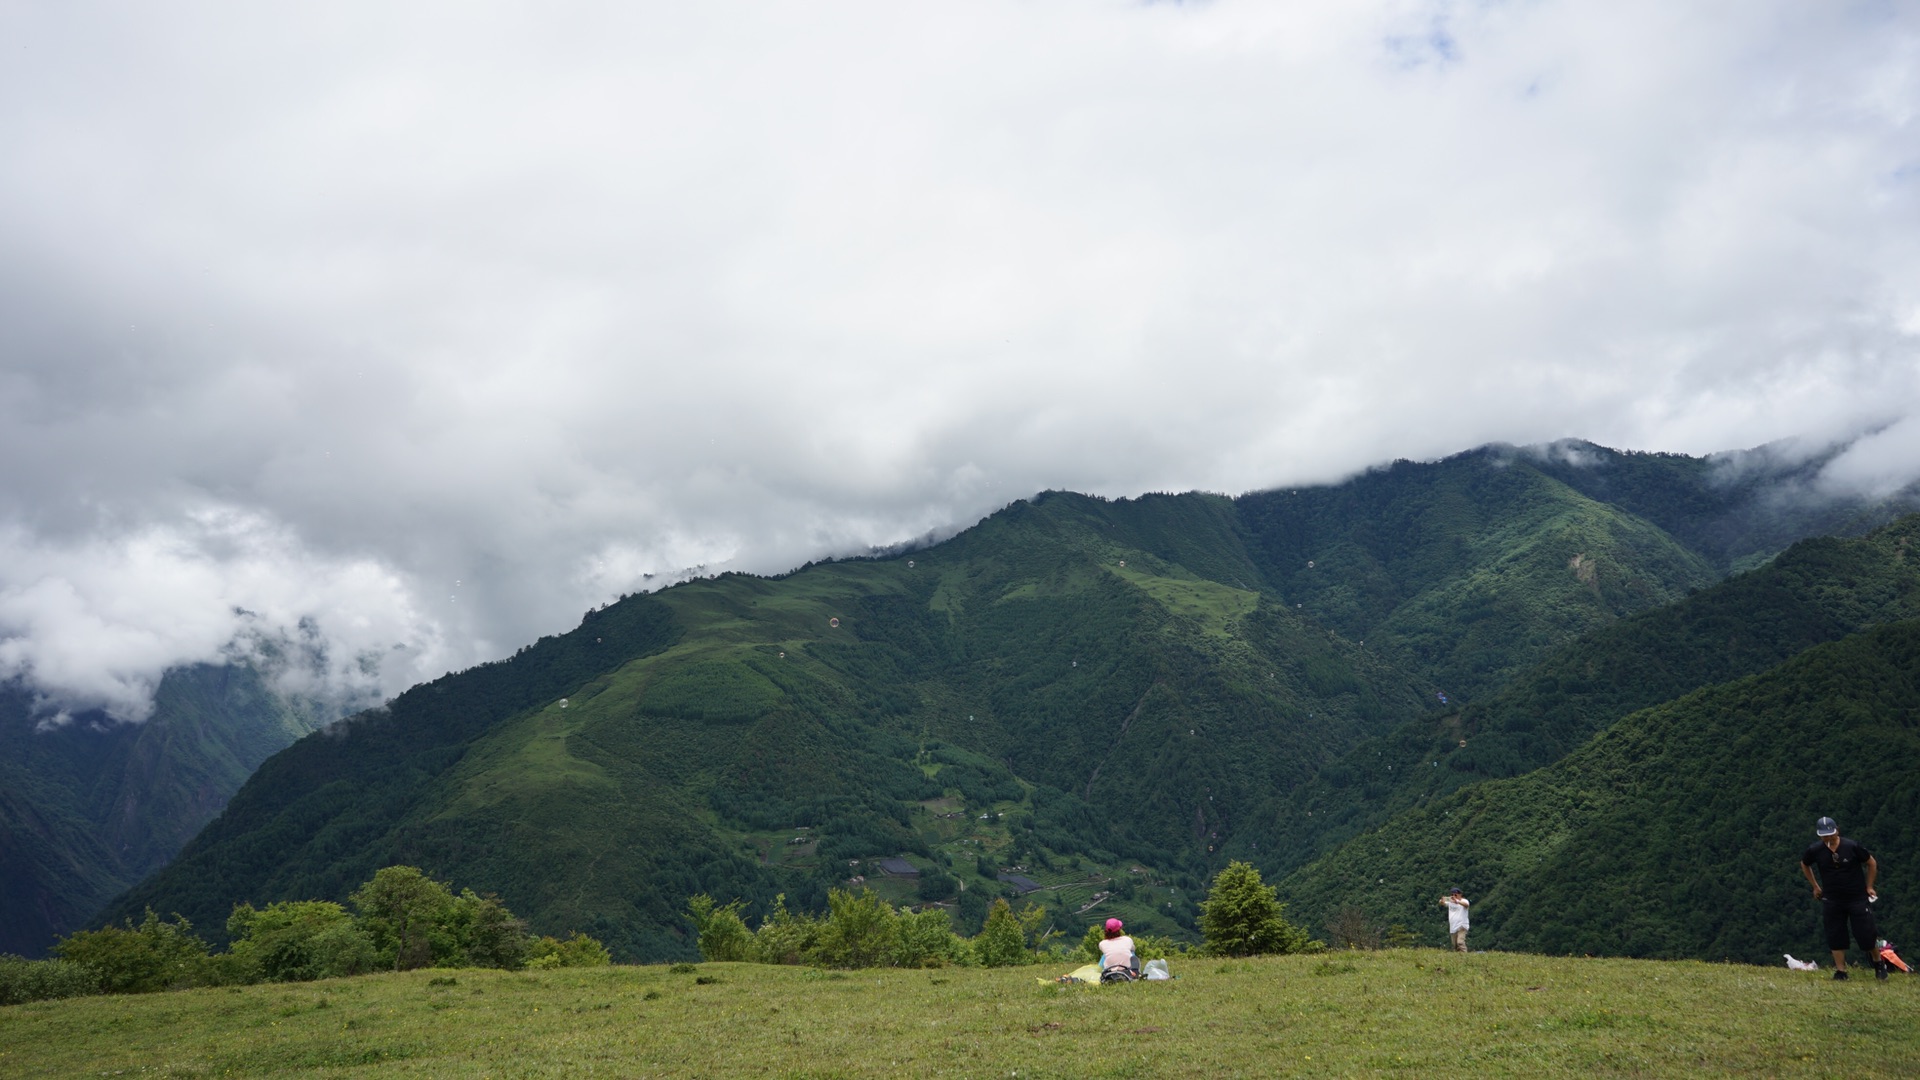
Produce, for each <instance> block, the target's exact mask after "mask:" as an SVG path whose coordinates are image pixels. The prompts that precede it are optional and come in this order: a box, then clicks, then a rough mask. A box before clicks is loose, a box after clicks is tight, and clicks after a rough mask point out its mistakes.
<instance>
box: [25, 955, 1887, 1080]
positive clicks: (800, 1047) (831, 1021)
mask: <svg viewBox="0 0 1920 1080" xmlns="http://www.w3.org/2000/svg"><path fill="white" fill-rule="evenodd" d="M1173 967H1174V972H1175V974H1176V975H1177V976H1178V978H1177V979H1175V980H1174V981H1172V982H1167V983H1141V984H1136V985H1133V986H1120V987H1078V986H1076V987H1060V986H1054V985H1042V984H1041V983H1039V982H1038V981H1037V980H1036V976H1040V975H1046V976H1051V975H1054V974H1058V973H1059V972H1057V971H1055V970H1054V969H1053V968H1050V967H1032V968H1011V969H1009V968H1000V969H985V970H983V969H947V970H935V971H923V970H922V971H903V970H883V971H850V972H823V971H818V970H814V969H807V968H779V967H765V966H755V965H744V964H702V965H699V966H697V967H696V968H694V969H693V970H692V971H682V972H679V973H676V972H674V971H672V970H670V969H669V968H667V967H664V966H653V967H612V968H595V969H573V970H562V971H552V972H540V973H512V972H503V971H492V970H461V971H445V970H440V971H435V970H423V971H415V972H409V973H406V974H400V975H379V976H369V977H362V978H354V979H340V980H332V981H325V982H317V983H302V984H274V985H262V986H252V987H245V988H227V989H211V990H194V991H185V992H178V993H168V994H150V995H145V996H140V997H96V998H80V999H71V1000H67V1001H55V1002H41V1003H36V1004H30V1005H20V1006H14V1007H11V1008H6V1009H0V1075H3V1076H7V1077H42V1076H58V1077H68V1076H122V1075H124V1076H171V1077H201V1076H282V1075H302V1076H315V1077H345V1076H420V1077H441V1076H445V1077H548V1076H553V1077H560V1076H565V1077H651V1076H663V1077H664V1076H736V1075H738V1076H792V1077H864V1076H886V1077H899V1076H983V1077H984V1076H1001V1077H1007V1076H1020V1077H1080V1078H1089V1077H1123V1076H1125V1077H1133V1076H1139V1077H1148V1076H1152V1077H1158V1076H1209V1077H1215V1076H1285V1075H1300V1076H1326V1075H1332V1076H1362V1075H1377V1074H1393V1073H1404V1074H1405V1075H1441V1076H1530V1077H1538V1076H1587V1075H1596V1074H1598V1075H1633V1076H1681V1075H1688V1076H1693V1075H1701V1074H1742V1075H1749V1074H1750V1075H1764V1076H1831V1075H1837V1074H1841V1073H1845V1074H1847V1075H1853V1076H1913V1075H1916V1074H1920V1025H1916V1024H1915V1023H1914V1021H1913V1018H1914V1015H1915V1011H1916V1007H1920V979H1915V978H1913V977H1911V976H1908V977H1898V976H1897V977H1895V978H1894V979H1893V980H1891V981H1889V982H1886V983H1879V982H1876V981H1875V980H1874V979H1873V978H1872V976H1871V973H1865V977H1861V976H1859V975H1856V978H1855V979H1854V981H1852V982H1848V983H1835V982H1832V981H1831V980H1830V979H1829V978H1828V976H1827V973H1825V972H1820V973H1818V974H1804V973H1799V972H1790V971H1787V970H1786V969H1785V968H1784V967H1782V968H1780V969H1777V970H1776V969H1771V968H1764V969H1763V968H1754V967H1745V966H1738V965H1720V964H1705V963H1697V962H1691V961H1683V962H1657V961H1635V960H1590V959H1565V958H1548V957H1539V956H1529V955H1521V954H1506V953H1482V954H1475V955H1472V956H1458V955H1455V954H1452V953H1446V952H1440V951H1434V950H1392V951H1385V952H1377V953H1345V952H1342V953H1329V954H1321V955H1315V956H1292V957H1276V958H1269V959H1258V960H1231V961H1222V960H1202V959H1197V958H1193V959H1184V960H1183V959H1176V960H1175V961H1174V962H1173Z"/></svg>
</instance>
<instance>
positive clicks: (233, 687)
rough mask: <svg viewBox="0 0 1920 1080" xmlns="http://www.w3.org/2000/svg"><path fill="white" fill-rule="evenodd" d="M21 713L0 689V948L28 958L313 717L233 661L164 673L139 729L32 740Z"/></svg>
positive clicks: (177, 839) (218, 802) (166, 854)
mask: <svg viewBox="0 0 1920 1080" xmlns="http://www.w3.org/2000/svg"><path fill="white" fill-rule="evenodd" d="M32 705H33V700H32V697H31V695H29V694H28V693H27V692H26V691H25V690H24V689H22V688H20V687H18V686H6V687H0V953H19V954H23V955H29V956H37V955H39V954H40V953H41V952H43V951H44V950H45V949H46V948H47V947H48V946H49V945H51V944H52V943H53V940H54V938H55V937H56V936H58V935H59V934H63V933H66V932H69V931H72V930H76V929H79V928H80V927H81V926H83V925H84V924H85V922H86V920H87V919H88V918H90V917H92V916H93V914H94V913H95V912H97V911H98V910H99V909H100V908H101V906H102V905H104V904H105V903H106V902H107V901H109V900H111V899H112V898H113V897H115V896H116V895H118V894H119V893H121V892H122V891H124V890H125V889H126V888H127V887H128V886H129V885H131V884H133V883H134V882H136V881H139V880H140V879H141V878H143V877H145V876H146V875H148V874H150V873H152V872H153V871H154V870H156V869H158V868H159V867H160V866H162V865H164V864H165V863H166V861H167V860H168V859H169V858H171V857H172V856H173V854H174V852H176V851H178V850H179V849H180V847H181V845H183V844H185V843H186V842H187V840H189V839H190V838H191V837H192V836H193V835H194V834H195V833H197V832H199V831H200V828H201V827H202V826H204V825H205V824H206V823H207V822H208V821H209V820H211V819H212V818H213V816H214V815H215V814H217V813H219V811H220V809H221V807H222V806H224V805H225V804H226V801H227V799H228V798H229V797H230V796H231V795H232V794H233V793H234V792H235V791H238V790H239V789H240V786H241V784H243V783H245V782H246V779H247V777H248V776H249V775H251V774H252V772H253V770H254V769H255V768H257V767H258V766H259V764H260V763H261V762H262V761H265V760H266V759H267V758H268V757H269V756H270V755H272V754H273V753H274V752H275V751H277V750H280V749H281V748H283V747H285V746H287V745H288V744H290V743H292V742H293V741H294V740H295V739H297V738H299V737H300V736H302V735H304V734H306V733H308V732H310V731H312V730H314V729H315V728H317V727H318V726H319V725H320V721H321V719H322V717H320V716H319V715H317V714H315V713H314V712H313V710H312V709H311V708H309V707H304V706H302V705H300V704H298V703H290V702H288V701H286V700H284V699H282V698H281V697H279V696H278V695H276V694H274V693H273V692H272V691H271V690H270V689H268V688H267V687H266V686H265V684H264V683H263V682H262V680H261V679H260V677H259V675H258V674H257V673H256V672H254V671H253V670H252V669H251V668H247V667H240V666H212V665H202V666H197V667H191V668H181V669H177V670H174V671H171V672H168V673H167V675H166V676H165V677H164V678H163V679H162V680H161V683H160V686H159V688H158V690H157V692H156V695H155V703H154V712H153V715H152V716H151V717H150V718H149V719H148V720H147V721H145V722H144V723H141V724H116V723H112V722H111V721H109V720H107V719H106V718H105V717H104V716H100V715H98V714H91V715H82V716H79V717H76V718H74V719H73V720H72V721H71V722H69V723H67V724H65V725H62V726H61V727H59V728H57V729H54V730H50V731H40V730H37V729H36V722H35V719H34V715H33V709H32Z"/></svg>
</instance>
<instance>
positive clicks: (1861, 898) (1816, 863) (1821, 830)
mask: <svg viewBox="0 0 1920 1080" xmlns="http://www.w3.org/2000/svg"><path fill="white" fill-rule="evenodd" d="M1813 831H1814V834H1815V835H1816V836H1818V837H1819V838H1820V839H1818V840H1816V841H1814V842H1813V844H1812V845H1811V846H1810V847H1808V848H1807V850H1806V853H1805V854H1803V855H1801V856H1800V872H1801V873H1802V874H1805V875H1806V877H1807V884H1809V885H1811V886H1813V898H1814V899H1815V900H1818V901H1820V914H1821V916H1822V918H1823V920H1824V921H1825V923H1826V928H1827V948H1829V949H1832V950H1833V977H1834V978H1836V979H1844V978H1846V977H1847V930H1848V928H1849V927H1851V928H1852V930H1853V939H1854V940H1855V941H1857V942H1859V943H1860V950H1861V951H1862V952H1864V953H1866V954H1867V958H1868V959H1870V960H1872V961H1873V970H1874V974H1875V975H1878V976H1879V977H1880V978H1882V979H1884V978H1886V977H1887V962H1886V961H1885V960H1882V959H1880V955H1879V951H1878V948H1877V946H1876V945H1875V943H1874V938H1875V936H1876V934H1875V930H1874V925H1873V909H1872V908H1870V907H1868V906H1867V905H1868V904H1869V903H1871V902H1873V901H1874V900H1877V899H1879V897H1878V895H1877V894H1875V892H1874V891H1873V881H1874V878H1876V877H1878V876H1879V875H1880V864H1879V863H1878V862H1875V861H1874V858H1873V853H1872V852H1870V851H1868V850H1867V849H1866V848H1863V847H1861V846H1860V845H1859V844H1857V843H1855V842H1853V841H1852V840H1848V839H1846V838H1845V837H1843V836H1841V835H1840V826H1838V825H1836V824H1834V822H1833V819H1832V818H1830V817H1823V818H1821V819H1820V820H1819V821H1817V822H1814V825H1813ZM1815 867H1818V868H1819V869H1820V880H1818V881H1815V880H1814V878H1813V871H1814V868H1815Z"/></svg>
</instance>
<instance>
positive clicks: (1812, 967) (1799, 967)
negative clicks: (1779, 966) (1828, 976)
mask: <svg viewBox="0 0 1920 1080" xmlns="http://www.w3.org/2000/svg"><path fill="white" fill-rule="evenodd" d="M1781 955H1783V956H1785V957H1786V958H1787V966H1788V967H1790V968H1792V969H1793V970H1795V971H1819V970H1820V965H1819V964H1816V963H1814V962H1813V961H1811V960H1795V959H1794V958H1793V954H1792V953H1783V954H1781Z"/></svg>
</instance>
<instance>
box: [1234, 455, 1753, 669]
mask: <svg viewBox="0 0 1920 1080" xmlns="http://www.w3.org/2000/svg"><path fill="white" fill-rule="evenodd" d="M1241 505H1242V513H1243V517H1244V519H1245V520H1246V521H1247V524H1248V529H1249V531H1250V532H1251V534H1252V535H1253V536H1254V538H1255V540H1254V545H1255V549H1256V550H1257V552H1258V554H1259V557H1260V558H1261V560H1262V564H1263V566H1264V567H1265V569H1266V572H1267V577H1268V579H1269V580H1270V581H1271V582H1272V583H1273V584H1274V586H1275V588H1276V589H1277V590H1278V591H1279V592H1280V594H1281V595H1282V596H1284V597H1286V598H1288V599H1290V600H1292V601H1294V602H1295V603H1296V604H1298V605H1299V606H1300V609H1301V610H1303V611H1305V612H1306V613H1308V614H1311V615H1313V616H1314V617H1315V618H1316V619H1319V620H1320V621H1322V622H1324V623H1326V624H1327V625H1329V626H1331V627H1333V628H1334V629H1335V630H1337V631H1338V632H1339V633H1341V634H1342V635H1344V636H1346V637H1350V638H1353V639H1354V640H1356V641H1364V642H1366V643H1367V644H1368V646H1369V647H1370V648H1372V649H1374V650H1375V651H1377V652H1379V653H1381V654H1382V655H1384V656H1387V657H1389V658H1391V659H1394V660H1397V661H1399V662H1401V663H1403V664H1405V665H1407V666H1409V667H1412V668H1413V669H1414V670H1417V671H1420V672H1421V673H1423V674H1425V675H1426V676H1427V677H1428V678H1430V679H1432V680H1434V681H1435V682H1436V683H1438V684H1439V686H1440V687H1441V688H1442V689H1443V690H1444V691H1445V692H1446V693H1447V694H1449V695H1450V696H1451V697H1453V698H1456V699H1472V698H1476V697H1480V696H1484V695H1486V694H1488V693H1490V692H1491V691H1492V690H1493V689H1494V688H1495V687H1498V686H1499V685H1501V683H1503V682H1504V681H1505V680H1506V679H1508V678H1510V677H1512V676H1513V675H1514V674H1516V673H1517V672H1519V671H1522V670H1524V669H1525V668H1527V667H1530V666H1531V665H1532V664H1533V663H1535V662H1537V661H1538V660H1539V659H1540V658H1541V656H1543V655H1544V654H1545V653H1546V652H1548V651H1549V650H1551V649H1552V648H1553V647H1555V646H1557V645H1560V644H1564V643H1565V642H1567V641H1570V640H1572V639H1574V638H1576V637H1579V636H1580V635H1581V634H1584V633H1586V632H1588V631H1590V630H1593V629H1595V628H1597V627H1600V626H1604V625H1606V624H1607V623H1609V622H1611V621H1613V620H1614V619H1617V618H1619V617H1620V616H1622V615H1626V614H1630V613H1632V612H1635V611H1640V610H1644V609H1646V608H1650V607H1656V606H1659V605H1661V604H1664V603H1668V602H1670V601H1672V600H1675V599H1678V598H1679V597H1680V596H1682V595H1684V594H1685V593H1686V591H1687V590H1688V589H1689V588H1693V587H1697V586H1701V585H1705V584H1708V583H1710V582H1712V581H1713V580H1714V579H1715V578H1716V577H1717V576H1718V575H1717V573H1716V572H1715V570H1714V568H1713V567H1712V565H1711V564H1710V563H1709V562H1708V561H1707V560H1706V559H1705V558H1703V557H1701V556H1700V555H1698V554H1696V553H1694V552H1692V551H1689V550H1688V549H1687V548H1685V547H1683V546H1682V545H1681V544H1680V543H1679V542H1677V541H1676V540H1674V539H1673V538H1672V537H1671V536H1670V535H1668V534H1667V533H1666V532H1664V531H1662V530H1661V529H1660V528H1658V527H1657V526H1654V525H1652V524H1650V523H1648V522H1646V521H1644V520H1642V519H1640V518H1637V517H1635V516H1633V515H1631V514H1629V513H1626V512H1624V511H1622V510H1620V509H1618V508H1616V507H1613V506H1610V505H1607V504H1605V503H1601V502H1597V501H1595V500H1593V499H1590V498H1588V497H1586V496H1585V495H1582V494H1580V493H1579V492H1578V491H1576V490H1574V489H1573V488H1571V487H1568V486H1567V485H1566V484H1564V483H1562V482H1560V481H1559V480H1556V479H1554V478H1553V477H1551V476H1549V475H1547V474H1546V473H1545V472H1543V471H1542V470H1541V469H1540V468H1538V467H1536V463H1535V462H1534V461H1533V460H1531V459H1529V458H1526V457H1518V458H1515V457H1512V456H1511V455H1501V454H1497V453H1494V452H1492V451H1476V452H1473V453H1470V454H1463V455H1460V456H1458V457H1454V458H1449V459H1447V460H1445V461H1442V462H1435V463H1428V464H1415V463H1412V462H1396V463H1395V464H1394V465H1393V466H1392V467H1390V468H1387V469H1383V470H1378V471H1375V472H1372V473H1368V474H1367V475H1365V476H1362V477H1358V478H1356V479H1355V480H1353V481H1351V482H1349V483H1346V484H1342V485H1339V486H1337V487H1330V488H1302V489H1299V490H1298V491H1293V490H1288V491H1280V492H1267V493H1264V494H1261V495H1254V496H1247V497H1245V498H1243V499H1242V500H1241Z"/></svg>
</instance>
